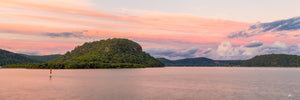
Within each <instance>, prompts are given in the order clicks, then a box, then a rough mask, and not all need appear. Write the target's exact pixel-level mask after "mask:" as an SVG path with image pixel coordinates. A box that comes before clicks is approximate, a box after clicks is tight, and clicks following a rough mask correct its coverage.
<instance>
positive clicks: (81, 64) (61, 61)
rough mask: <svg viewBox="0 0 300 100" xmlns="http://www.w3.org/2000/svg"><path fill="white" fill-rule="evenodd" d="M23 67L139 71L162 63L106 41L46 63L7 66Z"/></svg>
mask: <svg viewBox="0 0 300 100" xmlns="http://www.w3.org/2000/svg"><path fill="white" fill-rule="evenodd" d="M15 66H17V67H25V68H50V67H51V68H59V69H77V68H80V69H87V68H143V67H162V66H164V64H163V63H162V62H161V61H159V60H158V59H155V58H154V57H152V56H150V55H149V54H148V53H145V52H143V50H142V47H141V46H140V45H139V44H138V43H136V42H134V41H131V40H128V39H120V38H114V39H107V40H100V41H94V42H87V43H84V44H83V45H82V46H77V47H75V49H74V50H72V51H71V52H67V53H66V54H64V55H62V56H59V57H58V58H56V59H54V60H52V61H49V62H47V63H32V64H22V65H20V64H18V65H8V66H4V67H15Z"/></svg>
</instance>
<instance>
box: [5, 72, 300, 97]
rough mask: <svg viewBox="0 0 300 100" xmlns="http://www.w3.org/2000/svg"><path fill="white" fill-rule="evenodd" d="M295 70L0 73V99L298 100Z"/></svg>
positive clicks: (298, 80)
mask: <svg viewBox="0 0 300 100" xmlns="http://www.w3.org/2000/svg"><path fill="white" fill-rule="evenodd" d="M299 77H300V68H238V67H235V68H222V67H218V68H216V67H212V68H209V67H198V68H195V67H185V68H182V67H181V68H179V67H166V68H145V69H88V70H82V69H79V70H53V77H52V79H50V78H49V70H40V69H0V79H1V80H0V100H300V78H299Z"/></svg>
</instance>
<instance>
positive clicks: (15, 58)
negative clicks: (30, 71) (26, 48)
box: [0, 49, 37, 66]
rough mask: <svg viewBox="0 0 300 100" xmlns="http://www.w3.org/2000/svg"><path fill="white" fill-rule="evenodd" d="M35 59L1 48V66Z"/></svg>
mask: <svg viewBox="0 0 300 100" xmlns="http://www.w3.org/2000/svg"><path fill="white" fill-rule="evenodd" d="M34 62H37V61H35V60H33V59H30V58H27V57H26V56H25V55H21V54H16V53H13V52H9V51H6V50H2V49H0V66H3V65H7V64H21V63H34Z"/></svg>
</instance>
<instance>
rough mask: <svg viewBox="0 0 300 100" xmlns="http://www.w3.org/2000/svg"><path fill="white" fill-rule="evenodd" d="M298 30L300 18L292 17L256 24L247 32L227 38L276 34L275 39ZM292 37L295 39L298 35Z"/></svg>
mask: <svg viewBox="0 0 300 100" xmlns="http://www.w3.org/2000/svg"><path fill="white" fill-rule="evenodd" d="M299 29H300V17H294V18H290V19H285V20H279V21H274V22H269V23H257V24H255V25H251V26H250V27H249V28H248V29H247V30H242V31H237V32H233V33H231V34H230V35H228V36H227V38H249V37H253V36H257V35H264V34H276V37H280V36H284V37H287V36H288V35H287V34H285V33H286V32H291V31H297V30H299ZM294 36H295V37H297V36H298V35H294Z"/></svg>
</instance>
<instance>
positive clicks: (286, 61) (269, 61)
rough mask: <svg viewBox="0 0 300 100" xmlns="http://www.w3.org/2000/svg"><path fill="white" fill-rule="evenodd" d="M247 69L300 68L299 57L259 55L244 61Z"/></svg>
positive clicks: (243, 64)
mask: <svg viewBox="0 0 300 100" xmlns="http://www.w3.org/2000/svg"><path fill="white" fill-rule="evenodd" d="M241 66H247V67H300V56H297V55H287V54H269V55H260V56H256V57H254V58H252V59H249V60H246V61H244V62H243V63H242V64H241Z"/></svg>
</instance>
